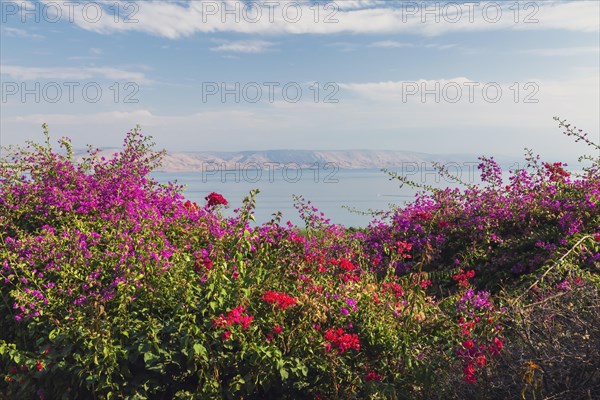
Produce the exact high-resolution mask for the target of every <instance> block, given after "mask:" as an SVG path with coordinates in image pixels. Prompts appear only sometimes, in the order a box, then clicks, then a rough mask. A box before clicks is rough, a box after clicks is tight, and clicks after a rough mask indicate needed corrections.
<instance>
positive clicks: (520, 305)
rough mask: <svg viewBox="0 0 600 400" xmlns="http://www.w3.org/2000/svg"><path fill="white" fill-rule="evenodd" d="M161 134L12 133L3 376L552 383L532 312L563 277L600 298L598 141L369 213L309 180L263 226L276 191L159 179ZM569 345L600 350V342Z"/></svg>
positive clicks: (2, 273) (221, 383)
mask: <svg viewBox="0 0 600 400" xmlns="http://www.w3.org/2000/svg"><path fill="white" fill-rule="evenodd" d="M567 128H569V127H568V126H567ZM45 129H46V128H45ZM45 132H46V135H47V137H48V134H47V130H46V131H45ZM569 132H570V131H569ZM575 135H576V137H577V138H580V139H581V138H583V139H586V137H585V136H584V135H582V134H577V132H575ZM583 139H582V140H583ZM588 143H591V142H589V141H588ZM152 146H153V145H152V143H151V142H150V140H149V139H148V138H147V137H144V136H142V135H141V133H140V131H139V129H135V130H133V131H132V132H129V133H128V134H127V135H126V138H125V142H124V147H123V149H122V151H120V152H118V153H116V154H114V155H113V156H112V157H110V158H108V159H105V158H103V157H100V156H99V154H98V151H97V150H93V149H90V150H89V154H88V156H87V157H85V158H83V159H81V160H75V159H73V155H72V150H71V144H70V142H69V141H68V140H67V139H61V140H60V141H59V147H58V148H53V147H52V146H51V141H50V139H49V138H48V140H47V142H46V143H45V144H42V145H40V144H35V143H30V144H29V146H27V147H15V148H9V149H6V152H7V154H8V156H7V157H6V158H5V159H3V160H2V164H1V165H0V184H1V189H0V238H1V243H0V295H1V297H2V300H1V301H0V377H1V378H2V379H1V380H0V397H8V398H18V399H29V398H32V399H33V398H38V399H61V398H64V399H88V398H91V399H94V398H95V399H101V398H114V399H120V398H131V399H144V398H149V399H172V398H179V399H193V398H197V399H204V398H230V399H238V398H248V399H249V398H256V399H259V398H277V399H279V398H290V399H296V398H314V399H340V398H374V399H375V398H409V399H411V398H414V399H425V398H465V397H466V398H469V397H471V398H481V397H492V398H493V397H494V396H500V395H502V396H508V397H512V398H514V397H518V396H524V397H527V396H532V395H534V396H536V395H537V396H538V398H539V396H540V394H544V393H546V394H547V392H548V390H550V391H552V390H554V389H548V390H547V389H544V388H543V387H542V386H540V385H542V384H543V378H542V377H540V376H539V375H540V372H539V371H538V369H539V370H541V369H542V368H547V369H548V371H550V368H552V367H553V366H554V365H555V364H556V362H555V361H552V360H555V359H554V358H553V357H552V355H548V352H547V351H546V350H547V349H546V348H544V347H543V346H540V345H539V344H537V345H536V346H537V347H535V348H534V349H535V350H536V351H537V352H536V351H533V350H531V348H532V346H531V345H529V346H527V343H526V342H525V341H524V340H522V338H521V336H522V335H520V334H521V333H522V332H525V331H524V330H523V329H527V328H529V327H530V325H531V324H532V323H534V322H532V321H538V320H540V319H543V318H546V314H547V312H549V311H548V310H549V309H550V311H551V308H552V307H550V306H548V304H551V303H546V301H550V300H552V299H556V296H562V295H563V293H568V295H569V296H574V297H573V298H576V294H577V293H580V292H584V291H585V293H586V295H585V296H584V297H585V298H586V299H587V301H582V302H580V303H581V306H580V307H581V308H585V309H586V310H588V309H589V308H590V307H592V309H593V308H594V307H597V305H598V304H597V299H598V296H596V298H595V299H596V301H594V300H593V299H594V297H593V296H592V297H590V293H597V289H598V279H597V272H598V260H599V258H600V255H599V253H600V228H599V225H600V219H599V215H600V212H599V210H600V209H599V207H600V205H599V204H600V185H599V179H598V166H599V165H598V162H597V160H595V159H593V160H592V166H591V167H590V168H588V169H587V171H586V172H585V173H584V175H582V176H580V177H572V176H571V175H570V174H569V173H568V172H566V170H565V169H564V168H563V167H562V165H561V164H539V165H538V164H535V165H534V166H533V171H517V172H515V174H514V175H513V176H514V178H511V181H510V182H509V183H507V184H505V183H501V182H499V180H498V179H499V172H498V170H497V168H496V165H495V164H494V163H493V161H492V160H491V159H489V160H488V159H484V160H483V162H482V166H481V169H482V174H483V178H484V181H485V182H488V183H489V185H487V186H484V187H468V188H466V189H465V190H462V191H460V190H455V191H452V190H434V191H432V192H429V193H423V194H420V195H419V196H418V197H417V198H416V200H415V202H414V203H413V204H411V205H409V206H407V207H405V208H403V209H398V210H395V211H393V212H390V213H389V214H388V215H387V216H386V218H383V219H379V220H377V221H374V222H373V224H372V225H371V226H369V227H368V228H366V229H359V230H356V229H347V228H345V227H343V226H339V225H334V224H331V223H330V222H329V221H328V220H327V219H326V218H325V217H324V216H322V215H321V214H320V213H319V212H318V210H316V209H315V208H314V207H313V206H312V205H311V204H310V202H306V201H305V200H304V199H303V198H301V197H298V198H296V206H297V208H298V209H299V212H300V214H301V215H302V217H303V218H304V220H305V221H306V226H304V227H296V226H293V225H292V224H290V223H287V224H286V223H282V222H281V220H280V216H279V215H277V214H274V217H273V220H272V221H271V222H270V223H266V224H262V225H256V224H255V223H254V222H253V221H254V218H253V208H254V202H255V196H256V194H257V192H251V193H250V195H249V196H248V197H247V198H246V199H244V200H243V201H242V202H240V204H239V206H238V208H237V209H236V210H235V212H234V217H224V216H223V215H222V213H221V211H222V209H223V208H224V207H233V205H232V204H231V203H233V202H234V199H225V198H224V197H223V196H222V195H220V194H218V193H214V192H213V193H210V194H209V195H208V196H207V197H206V199H205V204H196V203H193V202H191V201H190V200H187V199H186V198H185V197H184V195H183V189H182V187H179V186H176V185H161V184H158V183H157V182H156V181H154V180H153V179H151V178H150V177H149V173H150V172H151V171H152V170H153V169H154V168H156V167H157V166H158V165H159V163H160V159H161V156H162V153H156V152H153V150H152ZM533 161H535V160H534V159H532V162H533ZM536 165H537V167H536ZM536 168H537V169H536ZM441 172H442V173H443V170H442V171H441ZM540 304H544V305H545V306H544V307H543V308H542V309H540V310H538V311H535V308H530V307H529V306H530V305H540ZM577 304H579V303H577ZM528 307H529V308H528ZM573 307H575V306H573ZM573 307H572V309H573ZM586 307H587V308H586ZM526 309H527V310H530V309H531V310H532V312H530V313H524V312H523V310H526ZM534 311H535V312H534ZM571 311H573V310H571ZM575 311H577V310H575ZM517 313H519V315H521V316H522V318H521V319H520V320H518V319H515V318H513V317H514V316H515V315H516V314H517ZM563 314H564V315H566V314H567V313H563ZM571 315H575V314H571ZM582 315H583V314H582ZM597 315H598V313H596V314H594V312H591V311H590V312H588V313H587V314H585V316H586V317H585V318H586V319H585V321H586V322H585V323H583V324H580V325H581V329H579V328H577V329H578V330H579V331H584V330H585V329H586V328H585V327H587V326H594V324H595V322H597V321H596V320H595V319H597ZM515 321H516V322H515ZM567 325H568V326H576V325H574V324H564V323H563V324H562V325H561V327H562V328H561V332H563V333H564V332H566V331H568V329H567V328H566V326H567ZM596 326H597V325H596ZM545 329H546V331H544V332H552V326H545ZM527 332H528V331H527ZM577 334H579V333H577ZM581 335H582V336H581V337H582V338H583V339H582V340H597V335H595V336H594V335H591V336H590V335H588V336H587V337H586V336H585V334H584V333H582V334H581ZM525 336H527V335H525ZM530 337H531V336H530ZM567 347H568V349H569V351H570V352H573V351H574V350H573V348H575V349H576V351H579V352H580V353H582V354H579V355H580V356H581V357H580V358H571V359H570V360H579V361H580V362H581V360H584V361H585V362H588V364H586V365H588V366H589V363H590V362H591V363H592V367H593V361H589V360H593V359H594V358H593V357H592V356H593V354H588V353H589V352H590V350H589V349H593V348H594V347H593V346H587V347H585V346H582V347H580V348H578V347H573V346H572V345H569V346H567ZM599 347H600V346H596V347H595V348H596V349H597V348H599ZM527 349H529V350H527ZM585 349H588V350H585ZM538 350H539V351H538ZM586 351H587V352H588V353H586ZM542 353H543V354H542ZM583 353H585V354H583ZM523 357H530V359H529V360H525V361H530V362H531V363H530V364H524V362H525V361H524V358H523ZM544 357H545V358H544ZM549 360H550V361H549ZM552 362H554V364H552ZM576 364H577V363H576V362H574V361H573V362H571V363H570V364H569V365H572V366H573V368H575V367H574V366H575V365H576ZM509 367H511V368H512V369H511V368H509ZM561 368H562V369H561V371H562V372H564V371H565V368H566V369H567V371H566V372H568V373H572V372H573V371H572V369H573V368H571V367H568V366H567V367H565V366H564V365H562V366H561ZM506 371H513V373H512V374H511V375H510V376H507V375H506ZM556 376H558V375H556ZM573 376H579V375H573ZM581 376H585V378H586V379H587V381H586V382H587V383H586V384H587V385H588V386H586V389H587V392H586V391H585V390H584V391H583V392H581V393H592V394H593V393H595V392H592V391H593V390H597V389H598V386H595V385H597V384H598V377H597V376H595V375H594V374H593V373H592V374H591V375H590V374H587V375H586V374H584V375H581ZM511 379H512V380H511ZM509 383H510V384H509ZM544 390H546V392H544ZM556 390H559V389H556ZM560 390H563V391H564V390H565V389H564V388H562V387H560Z"/></svg>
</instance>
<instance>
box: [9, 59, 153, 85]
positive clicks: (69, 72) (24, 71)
mask: <svg viewBox="0 0 600 400" xmlns="http://www.w3.org/2000/svg"><path fill="white" fill-rule="evenodd" d="M0 71H1V72H2V75H7V76H10V77H12V78H13V79H19V80H23V81H33V80H45V79H62V80H70V79H76V80H81V79H92V78H103V79H108V80H116V81H130V82H135V83H138V84H148V83H151V81H150V80H149V79H148V78H147V77H146V75H145V74H144V73H142V72H137V71H127V70H123V69H118V68H113V67H85V68H72V67H69V68H59V67H24V66H19V65H4V64H3V65H1V68H0Z"/></svg>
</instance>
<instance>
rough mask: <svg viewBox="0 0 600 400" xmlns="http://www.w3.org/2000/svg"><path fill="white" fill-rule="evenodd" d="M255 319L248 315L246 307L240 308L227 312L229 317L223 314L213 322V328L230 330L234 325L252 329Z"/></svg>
mask: <svg viewBox="0 0 600 400" xmlns="http://www.w3.org/2000/svg"><path fill="white" fill-rule="evenodd" d="M253 320H254V317H253V316H251V315H247V314H246V309H245V308H244V306H238V307H236V308H234V309H233V310H230V311H229V312H227V315H224V314H221V315H219V316H218V317H217V318H215V319H214V320H213V326H215V327H218V328H229V327H230V326H232V325H239V326H241V327H242V329H248V328H250V324H251V323H252V321H253Z"/></svg>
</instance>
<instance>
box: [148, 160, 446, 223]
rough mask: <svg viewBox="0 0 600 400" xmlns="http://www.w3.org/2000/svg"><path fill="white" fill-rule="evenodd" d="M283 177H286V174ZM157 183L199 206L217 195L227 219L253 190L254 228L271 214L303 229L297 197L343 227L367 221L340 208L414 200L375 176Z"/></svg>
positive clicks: (308, 173)
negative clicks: (174, 187) (177, 187)
mask: <svg viewBox="0 0 600 400" xmlns="http://www.w3.org/2000/svg"><path fill="white" fill-rule="evenodd" d="M286 172H287V173H286ZM153 176H154V177H155V178H156V179H157V180H158V181H159V182H163V183H164V182H168V181H175V180H177V182H178V183H179V184H184V185H187V187H186V191H185V195H186V197H187V198H188V199H190V200H191V201H195V202H197V203H198V204H204V202H205V201H204V197H206V195H208V194H209V193H210V192H218V193H221V194H222V195H223V196H225V198H226V199H227V200H228V201H229V202H230V208H229V210H226V212H225V214H231V212H232V210H233V209H234V208H237V207H239V206H240V205H241V204H242V200H243V198H244V197H245V196H247V195H248V192H249V191H250V190H252V189H256V188H258V189H260V194H259V195H258V197H257V205H256V210H255V216H256V220H257V222H261V223H262V222H266V221H269V220H270V219H271V216H272V214H273V213H275V212H277V211H281V212H282V213H283V219H282V221H283V222H285V221H288V220H289V221H292V222H293V223H294V224H298V225H303V222H302V220H301V219H300V218H299V215H298V212H297V211H296V209H294V207H293V199H292V195H294V194H296V195H302V196H304V198H305V199H306V200H311V201H312V204H313V205H314V206H315V207H317V208H318V209H319V210H320V211H322V212H324V213H325V216H326V217H327V218H330V219H331V221H332V222H334V223H339V224H343V225H346V226H366V225H367V224H368V223H369V221H371V220H372V218H371V217H370V216H365V215H361V214H357V213H353V212H350V211H349V210H348V209H346V208H344V206H346V207H349V208H356V209H358V210H363V211H367V210H368V209H373V210H382V209H388V208H389V205H390V204H395V205H402V204H405V203H406V202H407V201H411V200H412V199H414V195H415V190H414V189H412V188H410V187H407V186H404V187H402V188H400V187H399V182H398V181H396V180H392V181H390V180H389V178H388V175H387V174H385V173H384V172H381V171H380V170H343V169H340V170H324V169H320V170H314V169H310V170H309V169H306V170H293V171H291V170H289V171H283V170H272V171H268V170H263V171H260V170H251V171H242V172H240V171H237V172H235V171H223V172H216V173H215V172H214V171H213V172H212V173H203V172H176V173H162V172H156V173H153ZM413 178H414V180H415V181H419V182H423V183H426V184H428V185H431V186H444V187H445V186H453V185H452V184H451V183H450V182H446V181H444V180H443V179H438V180H437V181H436V177H435V175H434V173H433V171H423V174H421V173H417V174H415V175H414V177H413Z"/></svg>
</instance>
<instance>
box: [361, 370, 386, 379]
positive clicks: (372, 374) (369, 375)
mask: <svg viewBox="0 0 600 400" xmlns="http://www.w3.org/2000/svg"><path fill="white" fill-rule="evenodd" d="M382 379H383V376H381V375H379V374H378V373H377V372H374V371H371V372H369V373H367V375H365V381H367V382H369V381H380V380H382Z"/></svg>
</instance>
